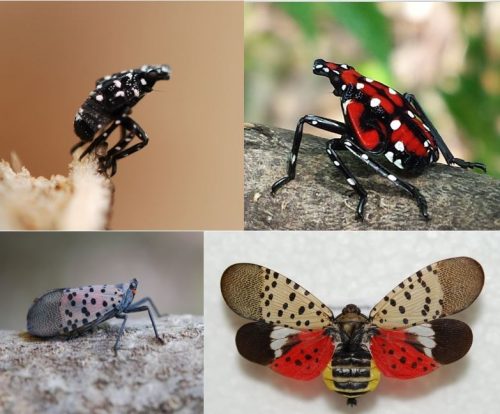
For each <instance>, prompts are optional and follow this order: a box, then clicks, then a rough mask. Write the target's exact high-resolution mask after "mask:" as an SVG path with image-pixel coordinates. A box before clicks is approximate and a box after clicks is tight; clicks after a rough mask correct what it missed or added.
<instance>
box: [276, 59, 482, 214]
mask: <svg viewBox="0 0 500 414" xmlns="http://www.w3.org/2000/svg"><path fill="white" fill-rule="evenodd" d="M313 73H314V74H316V75H321V76H326V77H328V79H330V82H331V84H332V85H333V88H334V89H333V94H334V95H335V96H338V97H340V99H341V106H342V112H343V115H344V121H345V123H342V122H339V121H334V120H331V119H327V118H322V117H319V116H316V115H306V116H304V117H303V118H301V119H300V120H299V122H298V124H297V128H296V130H295V136H294V140H293V146H292V150H291V153H290V157H289V160H288V172H287V175H286V176H285V177H283V178H281V179H280V180H278V181H276V182H275V183H274V184H273V186H272V193H273V194H274V193H275V192H276V191H277V190H278V189H280V188H281V187H282V186H283V185H285V184H286V183H288V182H289V181H291V180H293V179H294V178H295V171H296V167H297V156H298V153H299V147H300V141H301V139H302V132H303V128H304V124H309V125H312V126H314V127H316V128H320V129H323V130H325V131H329V132H333V133H335V134H339V135H340V138H336V139H332V140H330V141H328V142H327V144H326V152H327V154H328V156H329V157H330V159H331V161H332V162H333V164H334V165H335V166H336V167H337V168H338V169H339V170H340V171H341V172H342V174H343V175H344V176H345V178H346V180H347V182H348V184H349V185H350V186H352V187H353V188H354V190H355V191H356V192H357V194H358V195H359V202H358V206H357V209H356V217H357V218H358V219H361V220H362V219H363V211H364V206H365V203H366V199H367V193H366V191H365V190H364V188H363V187H362V186H361V184H360V183H359V182H358V180H357V179H356V177H355V176H354V175H353V174H352V172H351V171H350V170H349V169H348V168H347V166H346V165H345V164H344V163H343V162H342V160H341V159H340V157H339V155H338V153H337V151H340V150H348V151H349V152H351V153H352V154H353V155H354V156H355V157H357V158H359V159H360V160H361V161H363V162H364V163H366V164H367V165H368V166H369V167H371V168H373V169H374V170H375V171H376V172H377V173H378V174H380V175H382V176H383V177H385V178H387V179H389V180H390V181H392V182H393V183H394V184H395V185H396V186H398V187H399V188H401V189H402V190H404V191H406V192H407V193H409V194H410V195H411V196H412V197H413V198H414V199H415V200H416V202H417V204H418V207H419V209H420V212H421V214H422V215H423V216H424V217H425V218H428V213H427V202H426V200H425V198H424V196H423V195H422V194H421V193H420V192H419V190H418V189H417V188H416V187H414V186H413V185H411V184H409V183H407V182H405V181H403V180H401V179H400V178H398V177H396V176H395V175H394V174H392V173H391V172H390V171H389V170H387V169H386V168H385V167H383V166H382V165H381V164H379V163H378V162H377V161H375V160H374V159H373V158H372V157H370V156H371V155H375V154H383V155H384V156H385V158H387V160H389V162H390V163H391V164H393V165H395V166H396V167H397V168H399V169H401V170H405V171H408V172H411V173H416V174H418V173H421V172H422V171H423V169H424V168H426V167H427V166H428V165H430V164H433V163H435V162H436V161H437V160H438V158H439V151H441V153H442V154H443V156H444V158H445V160H446V162H447V163H448V164H450V165H453V164H455V165H458V166H459V167H462V168H464V169H465V168H480V169H482V170H484V171H486V167H485V166H484V164H481V163H471V162H467V161H464V160H461V159H459V158H455V157H454V156H453V154H452V153H451V151H450V150H449V149H448V147H447V146H446V144H445V142H444V140H443V138H442V137H441V135H439V132H438V131H437V130H436V128H435V127H434V125H432V122H431V121H430V120H429V118H428V117H427V115H426V114H425V112H424V110H423V109H422V107H421V106H420V104H419V103H418V101H417V100H416V98H415V97H414V96H413V95H411V94H409V93H405V94H403V95H401V94H400V93H398V92H396V91H395V90H394V89H392V88H390V87H388V86H386V85H384V84H382V83H380V82H377V81H374V80H372V79H370V78H367V77H365V76H363V75H361V74H360V73H358V72H356V70H355V69H354V68H353V67H352V66H348V65H345V64H342V65H339V64H337V63H330V62H325V61H324V60H322V59H317V60H316V61H315V62H314V64H313Z"/></svg>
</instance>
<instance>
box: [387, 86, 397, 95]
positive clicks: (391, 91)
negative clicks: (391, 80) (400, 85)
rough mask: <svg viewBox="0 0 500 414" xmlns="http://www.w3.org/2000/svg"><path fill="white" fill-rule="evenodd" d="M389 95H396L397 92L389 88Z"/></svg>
mask: <svg viewBox="0 0 500 414" xmlns="http://www.w3.org/2000/svg"><path fill="white" fill-rule="evenodd" d="M389 93H390V94H391V95H396V93H397V92H396V91H395V90H394V89H392V88H389Z"/></svg>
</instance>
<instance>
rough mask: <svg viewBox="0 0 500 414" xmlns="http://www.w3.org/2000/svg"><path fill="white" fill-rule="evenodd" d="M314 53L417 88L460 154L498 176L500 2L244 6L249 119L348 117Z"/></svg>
mask: <svg viewBox="0 0 500 414" xmlns="http://www.w3.org/2000/svg"><path fill="white" fill-rule="evenodd" d="M316 58H323V59H325V60H327V61H333V62H336V63H348V64H350V65H352V66H354V67H355V68H356V69H357V70H358V71H359V72H360V73H362V74H363V75H365V76H368V77H370V78H373V79H376V80H379V81H381V82H383V83H386V84H388V85H390V86H392V87H393V88H394V89H396V90H398V91H399V92H411V93H413V94H415V95H416V96H417V98H418V100H419V101H420V103H421V104H422V106H423V107H424V109H425V111H426V112H427V114H428V116H429V117H430V118H431V120H432V121H433V123H434V125H435V126H436V127H437V128H438V130H439V131H440V133H441V135H442V136H443V138H444V139H445V141H446V143H447V145H448V146H449V147H450V149H451V150H452V152H453V153H454V155H455V156H456V157H460V158H465V159H467V160H469V161H480V162H484V163H485V164H486V165H487V167H488V174H490V175H493V176H496V177H500V3H498V2H496V3H430V2H422V3H421V2H414V3H392V2H391V3H247V4H246V5H245V121H247V122H259V123H264V124H268V125H272V126H278V127H282V128H287V129H294V128H295V125H296V122H297V120H298V119H299V118H300V117H301V116H302V115H305V114H316V115H321V116H325V117H328V118H333V119H338V120H342V112H341V109H340V101H339V99H338V98H337V97H335V96H333V95H332V94H331V91H332V87H331V85H330V83H329V81H328V80H327V79H326V78H320V77H317V76H315V75H313V74H312V63H313V61H314V59H316ZM307 132H311V133H314V134H315V135H320V136H325V137H328V136H329V135H328V134H327V133H324V132H321V131H320V130H318V129H314V130H313V129H311V128H309V129H308V131H307ZM440 162H444V160H443V158H442V157H440Z"/></svg>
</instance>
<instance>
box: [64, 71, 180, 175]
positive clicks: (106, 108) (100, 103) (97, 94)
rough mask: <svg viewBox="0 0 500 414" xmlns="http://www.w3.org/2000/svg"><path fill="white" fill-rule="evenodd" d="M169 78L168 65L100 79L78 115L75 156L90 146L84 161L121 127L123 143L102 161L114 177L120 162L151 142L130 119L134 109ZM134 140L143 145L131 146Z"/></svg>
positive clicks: (117, 144)
mask: <svg viewBox="0 0 500 414" xmlns="http://www.w3.org/2000/svg"><path fill="white" fill-rule="evenodd" d="M168 79H170V68H169V67H168V66H167V65H144V66H142V67H141V68H140V69H129V70H124V71H122V72H119V73H115V74H113V75H109V76H105V77H103V78H101V79H98V80H97V81H96V88H95V89H94V90H93V91H92V92H90V95H89V97H88V98H87V99H86V100H85V102H84V103H83V104H82V106H81V107H80V109H78V112H77V113H76V116H75V123H74V129H75V133H76V135H78V137H79V138H80V142H79V143H77V144H76V145H75V146H73V148H71V153H73V152H74V151H75V150H76V149H77V148H80V147H81V146H83V145H85V144H90V145H89V146H88V147H87V148H86V149H85V151H84V152H83V153H82V155H81V156H80V159H81V158H83V157H84V156H85V155H87V154H89V153H92V152H93V151H94V150H95V149H96V148H97V147H98V146H99V145H100V144H102V143H103V142H105V141H106V140H107V139H108V138H109V136H110V135H111V133H112V132H113V131H114V130H115V129H116V128H117V127H120V129H121V138H120V140H119V141H118V142H117V143H116V145H114V146H113V147H112V148H111V149H110V150H109V151H108V152H107V153H106V155H105V156H104V157H103V159H102V165H103V170H104V171H107V170H108V169H111V173H110V176H112V175H114V174H115V173H116V161H117V160H119V159H120V158H124V157H127V156H129V155H130V154H132V153H134V152H136V151H139V150H140V149H141V148H143V147H145V146H146V145H147V143H148V136H147V134H146V133H145V132H144V130H143V129H142V128H141V127H140V126H139V124H137V122H135V121H134V120H133V119H132V118H130V114H131V113H132V107H133V106H134V105H136V104H137V102H139V101H140V100H141V99H142V98H143V97H144V95H146V94H147V93H149V92H151V91H152V90H153V86H154V85H155V83H156V82H157V81H159V80H168ZM134 137H137V138H138V139H139V141H140V142H138V143H137V144H134V145H132V146H128V145H129V143H130V142H131V141H132V140H133V139H134Z"/></svg>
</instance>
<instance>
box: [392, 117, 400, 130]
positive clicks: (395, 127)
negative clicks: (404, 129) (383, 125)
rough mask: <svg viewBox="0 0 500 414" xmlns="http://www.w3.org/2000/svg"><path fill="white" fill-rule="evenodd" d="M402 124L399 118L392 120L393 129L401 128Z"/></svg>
mask: <svg viewBox="0 0 500 414" xmlns="http://www.w3.org/2000/svg"><path fill="white" fill-rule="evenodd" d="M400 126H401V121H400V120H399V119H395V120H394V121H392V122H391V129H392V130H393V131H396V130H397V129H399V127H400Z"/></svg>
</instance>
